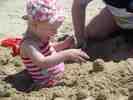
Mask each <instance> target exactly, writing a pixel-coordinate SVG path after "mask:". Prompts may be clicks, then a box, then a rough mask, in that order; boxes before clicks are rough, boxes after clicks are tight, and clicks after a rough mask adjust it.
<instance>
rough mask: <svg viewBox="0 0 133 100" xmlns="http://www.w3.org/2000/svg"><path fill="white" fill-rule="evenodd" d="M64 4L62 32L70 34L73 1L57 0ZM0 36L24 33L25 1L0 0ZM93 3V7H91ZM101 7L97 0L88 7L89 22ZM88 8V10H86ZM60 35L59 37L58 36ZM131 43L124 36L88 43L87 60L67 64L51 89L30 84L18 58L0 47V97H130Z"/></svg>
mask: <svg viewBox="0 0 133 100" xmlns="http://www.w3.org/2000/svg"><path fill="white" fill-rule="evenodd" d="M59 2H60V3H63V4H64V5H65V10H66V12H65V14H66V19H65V23H64V25H63V26H62V28H61V29H60V32H61V33H64V34H65V32H66V33H72V32H71V31H73V28H72V20H71V9H70V8H71V4H72V0H59ZM0 3H1V6H0V12H1V13H0V22H1V24H0V37H1V38H5V37H15V36H20V35H22V33H24V31H25V28H26V25H25V21H23V20H22V19H21V17H22V16H23V15H24V14H25V11H24V4H25V3H24V0H13V1H11V0H5V1H4V0H1V1H0ZM93 5H95V8H91V6H93ZM103 7H104V4H103V3H102V2H101V1H100V0H96V1H95V2H93V3H91V4H90V5H89V7H88V10H87V16H88V17H87V19H88V22H89V20H90V19H91V18H93V17H94V15H96V14H98V12H99V10H100V9H102V8H103ZM89 10H90V12H88V11H89ZM64 34H63V35H64ZM57 38H60V37H57ZM131 44H132V42H131V41H130V44H129V42H127V41H126V39H125V38H124V37H123V35H118V36H115V37H114V38H111V37H110V38H108V39H107V40H104V41H102V42H95V43H89V45H88V54H89V56H90V57H91V59H90V60H89V61H87V62H86V63H82V64H78V63H69V64H68V63H66V64H65V66H66V67H65V72H64V76H63V78H62V81H63V84H61V85H59V86H55V87H50V88H43V89H39V90H38V89H37V87H33V88H32V89H29V88H30V87H31V85H32V81H31V79H30V77H29V76H28V75H27V73H26V71H25V67H24V66H23V64H22V62H21V60H20V58H19V57H15V58H13V57H12V56H11V54H10V51H11V50H9V49H7V48H4V47H0V67H1V68H0V100H133V58H132V57H133V55H132V45H131Z"/></svg>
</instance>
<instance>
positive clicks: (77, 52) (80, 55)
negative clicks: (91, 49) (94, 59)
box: [64, 49, 89, 62]
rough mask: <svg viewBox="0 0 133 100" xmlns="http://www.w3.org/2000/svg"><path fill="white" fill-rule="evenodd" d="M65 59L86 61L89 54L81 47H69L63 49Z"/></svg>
mask: <svg viewBox="0 0 133 100" xmlns="http://www.w3.org/2000/svg"><path fill="white" fill-rule="evenodd" d="M64 52H65V55H66V60H69V61H76V62H86V61H87V60H88V59H89V56H88V55H87V54H86V53H85V52H83V51H82V50H81V49H69V50H65V51H64Z"/></svg>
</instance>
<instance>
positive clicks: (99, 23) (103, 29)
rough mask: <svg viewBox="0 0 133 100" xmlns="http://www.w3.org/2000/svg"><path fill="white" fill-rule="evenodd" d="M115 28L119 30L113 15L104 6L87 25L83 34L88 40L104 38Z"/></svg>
mask: <svg viewBox="0 0 133 100" xmlns="http://www.w3.org/2000/svg"><path fill="white" fill-rule="evenodd" d="M116 30H119V27H118V26H117V24H116V22H115V21H114V19H113V15H112V14H111V13H110V11H109V10H108V9H107V7H105V8H103V9H102V10H101V12H100V13H99V14H98V15H97V16H96V17H94V18H93V19H92V20H91V22H90V23H89V24H88V25H87V27H86V29H85V33H84V34H85V37H86V38H87V39H88V40H89V39H91V40H93V39H94V40H95V39H96V40H97V39H98V40H99V39H103V38H105V37H106V36H108V35H109V34H110V33H112V32H114V31H116Z"/></svg>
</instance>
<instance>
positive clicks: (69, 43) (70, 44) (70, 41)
mask: <svg viewBox="0 0 133 100" xmlns="http://www.w3.org/2000/svg"><path fill="white" fill-rule="evenodd" d="M64 45H67V46H68V48H73V47H74V45H75V41H74V36H68V37H67V38H66V39H65V40H64Z"/></svg>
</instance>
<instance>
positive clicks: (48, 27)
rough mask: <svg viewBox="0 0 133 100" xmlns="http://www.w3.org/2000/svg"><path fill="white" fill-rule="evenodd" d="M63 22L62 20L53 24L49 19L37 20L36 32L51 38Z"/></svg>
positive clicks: (40, 35)
mask: <svg viewBox="0 0 133 100" xmlns="http://www.w3.org/2000/svg"><path fill="white" fill-rule="evenodd" d="M61 24H62V23H61V22H55V23H53V24H49V23H48V21H42V22H37V23H36V33H37V35H38V36H39V37H41V38H42V37H43V38H45V39H46V38H50V37H51V36H54V35H55V34H56V33H57V30H58V28H59V27H60V26H61Z"/></svg>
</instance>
